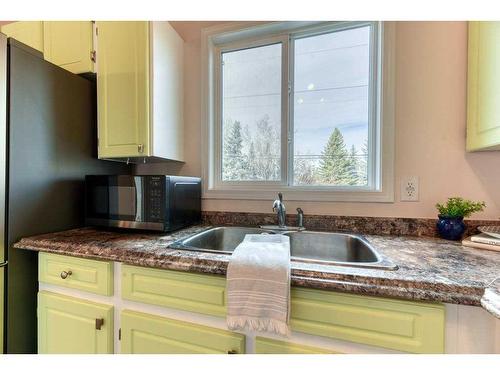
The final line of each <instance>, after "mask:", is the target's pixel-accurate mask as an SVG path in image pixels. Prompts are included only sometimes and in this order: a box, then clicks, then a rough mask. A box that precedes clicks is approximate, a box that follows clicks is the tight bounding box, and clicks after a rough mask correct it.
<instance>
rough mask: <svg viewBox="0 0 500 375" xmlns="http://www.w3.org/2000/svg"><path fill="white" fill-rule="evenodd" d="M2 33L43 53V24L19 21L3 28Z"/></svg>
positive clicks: (40, 22)
mask: <svg viewBox="0 0 500 375" xmlns="http://www.w3.org/2000/svg"><path fill="white" fill-rule="evenodd" d="M2 33H4V34H5V35H7V36H8V37H11V38H14V39H17V40H19V41H20V42H21V43H24V44H27V45H28V46H30V47H32V48H34V49H37V50H39V51H40V52H43V22H42V21H19V22H13V23H9V24H7V25H3V26H2Z"/></svg>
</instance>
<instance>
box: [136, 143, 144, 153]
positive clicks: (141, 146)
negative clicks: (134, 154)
mask: <svg viewBox="0 0 500 375" xmlns="http://www.w3.org/2000/svg"><path fill="white" fill-rule="evenodd" d="M137 151H139V153H140V154H142V153H143V152H144V145H143V144H142V143H141V144H139V145H137Z"/></svg>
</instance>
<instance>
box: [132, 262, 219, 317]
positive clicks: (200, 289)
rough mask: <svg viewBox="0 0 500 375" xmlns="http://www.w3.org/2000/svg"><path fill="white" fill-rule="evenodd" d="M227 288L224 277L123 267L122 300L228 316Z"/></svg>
mask: <svg viewBox="0 0 500 375" xmlns="http://www.w3.org/2000/svg"><path fill="white" fill-rule="evenodd" d="M225 288H226V279H225V278H224V277H221V276H209V275H200V274H194V273H188V272H178V271H170V270H160V269H152V268H144V267H136V266H129V265H125V264H124V265H123V266H122V297H123V298H124V299H127V300H131V301H138V302H144V303H150V304H153V305H160V306H166V307H171V308H174V309H180V310H187V311H194V312H197V313H202V314H208V315H216V316H225V315H226V298H225Z"/></svg>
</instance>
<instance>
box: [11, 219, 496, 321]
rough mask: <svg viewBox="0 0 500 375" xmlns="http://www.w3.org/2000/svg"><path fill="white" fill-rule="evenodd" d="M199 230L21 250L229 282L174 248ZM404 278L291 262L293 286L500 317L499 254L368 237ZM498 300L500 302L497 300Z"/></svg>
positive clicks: (96, 237) (39, 241)
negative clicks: (495, 286)
mask: <svg viewBox="0 0 500 375" xmlns="http://www.w3.org/2000/svg"><path fill="white" fill-rule="evenodd" d="M206 228H207V226H195V227H190V228H186V229H184V230H181V231H178V232H174V233H171V234H167V235H152V234H136V233H130V232H127V233H124V232H112V231H105V230H99V229H94V228H79V229H74V230H70V231H64V232H57V233H49V234H44V235H39V236H33V237H28V238H24V239H22V240H21V241H19V242H18V243H16V244H15V245H14V246H15V247H16V248H19V249H27V250H34V251H42V252H49V253H55V254H61V255H70V256H77V257H83V258H91V259H98V260H109V261H118V262H123V263H126V264H132V265H137V266H144V267H153V268H163V269H171V270H178V271H189V272H201V273H209V274H218V275H225V273H226V269H227V265H228V261H229V258H230V256H228V255H225V254H216V253H205V252H197V251H186V250H176V249H171V248H168V246H169V245H170V244H171V243H173V242H174V241H176V240H178V239H180V238H184V237H186V236H189V235H191V234H193V233H196V232H199V231H201V230H203V229H206ZM366 237H367V238H368V240H370V241H371V242H372V244H373V245H374V246H375V247H376V248H377V250H378V251H379V253H380V254H381V255H382V256H383V257H385V258H387V259H390V260H392V261H394V262H395V263H396V264H398V265H399V266H400V268H399V270H397V271H381V270H375V269H366V268H355V267H343V266H325V265H318V264H310V263H299V262H292V285H293V286H301V287H308V288H317V289H325V290H333V291H341V292H349V293H357V294H365V295H372V296H380V297H393V298H402V299H409V300H419V301H435V302H444V303H454V304H465V305H474V306H483V307H484V308H485V309H487V310H488V311H490V312H492V313H493V314H494V315H495V316H498V315H496V313H498V311H499V310H500V301H499V300H497V299H495V298H492V294H491V293H487V294H485V295H484V296H483V294H484V292H485V287H486V285H487V283H488V282H489V281H491V279H492V277H491V275H492V274H493V273H494V272H497V273H498V272H500V254H499V253H496V252H488V251H479V252H478V250H476V249H469V248H464V247H462V246H460V245H459V244H457V243H452V242H449V241H444V240H439V239H433V238H413V237H394V236H366ZM497 295H500V293H499V294H497Z"/></svg>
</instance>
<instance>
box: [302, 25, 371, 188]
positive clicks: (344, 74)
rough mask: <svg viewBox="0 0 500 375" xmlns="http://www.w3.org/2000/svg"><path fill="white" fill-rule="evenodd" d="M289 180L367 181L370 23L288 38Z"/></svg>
mask: <svg viewBox="0 0 500 375" xmlns="http://www.w3.org/2000/svg"><path fill="white" fill-rule="evenodd" d="M294 54H295V56H294V58H295V63H294V104H293V105H294V143H293V149H294V160H293V163H294V184H295V185H329V186H345V185H355V186H365V185H367V180H368V179H367V156H368V118H369V114H368V108H369V97H368V93H369V81H370V27H369V26H364V27H359V28H356V29H350V30H343V31H336V32H331V33H328V34H322V35H317V36H311V37H305V38H301V39H297V40H295V44H294Z"/></svg>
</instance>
